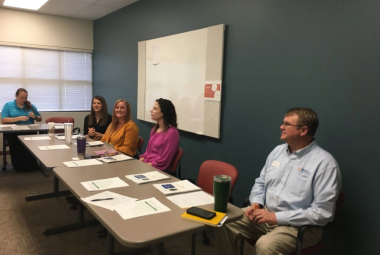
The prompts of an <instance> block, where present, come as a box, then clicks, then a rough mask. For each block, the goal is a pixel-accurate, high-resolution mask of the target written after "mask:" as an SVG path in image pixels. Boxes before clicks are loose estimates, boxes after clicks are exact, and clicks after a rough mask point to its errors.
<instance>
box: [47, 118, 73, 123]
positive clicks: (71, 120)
mask: <svg viewBox="0 0 380 255" xmlns="http://www.w3.org/2000/svg"><path fill="white" fill-rule="evenodd" d="M48 122H55V123H73V124H74V118H72V117H50V118H47V119H46V123H48Z"/></svg>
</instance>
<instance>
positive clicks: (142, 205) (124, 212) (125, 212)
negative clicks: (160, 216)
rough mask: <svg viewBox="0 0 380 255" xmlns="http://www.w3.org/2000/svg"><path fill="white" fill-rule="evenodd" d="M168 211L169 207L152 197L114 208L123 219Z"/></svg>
mask: <svg viewBox="0 0 380 255" xmlns="http://www.w3.org/2000/svg"><path fill="white" fill-rule="evenodd" d="M168 211H170V209H169V207H167V206H165V205H163V204H162V203H161V202H160V201H158V200H157V199H156V198H154V197H152V198H148V199H144V200H140V201H136V202H133V203H129V204H127V205H125V206H123V207H119V208H117V209H116V212H117V213H118V214H120V216H121V217H122V218H123V219H124V220H127V219H133V218H137V217H141V216H146V215H151V214H156V213H162V212H168Z"/></svg>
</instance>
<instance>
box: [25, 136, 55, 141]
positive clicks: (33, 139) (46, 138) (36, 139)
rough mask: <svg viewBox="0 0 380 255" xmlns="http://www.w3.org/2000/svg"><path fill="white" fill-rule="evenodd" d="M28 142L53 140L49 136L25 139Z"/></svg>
mask: <svg viewBox="0 0 380 255" xmlns="http://www.w3.org/2000/svg"><path fill="white" fill-rule="evenodd" d="M24 140H27V141H38V140H51V139H50V137H48V136H38V137H37V136H36V137H24Z"/></svg>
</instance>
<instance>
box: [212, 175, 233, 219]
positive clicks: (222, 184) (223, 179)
mask: <svg viewBox="0 0 380 255" xmlns="http://www.w3.org/2000/svg"><path fill="white" fill-rule="evenodd" d="M230 189H231V177H230V176H228V175H215V176H214V210H215V211H217V212H222V213H225V212H227V204H228V198H229V197H230Z"/></svg>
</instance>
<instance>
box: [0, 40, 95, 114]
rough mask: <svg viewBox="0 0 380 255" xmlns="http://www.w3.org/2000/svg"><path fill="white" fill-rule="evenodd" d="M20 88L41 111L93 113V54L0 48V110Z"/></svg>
mask: <svg viewBox="0 0 380 255" xmlns="http://www.w3.org/2000/svg"><path fill="white" fill-rule="evenodd" d="M18 88H25V89H26V90H27V91H28V100H29V101H30V102H31V103H32V104H34V105H35V106H36V107H37V109H38V110H39V111H87V110H90V109H91V99H92V54H91V53H88V52H71V51H58V50H45V49H33V48H22V47H13V46H0V91H1V92H0V110H1V109H2V107H3V106H4V104H5V103H7V102H10V101H12V100H14V99H15V92H16V90H17V89H18Z"/></svg>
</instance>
